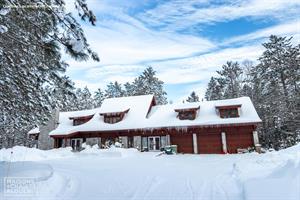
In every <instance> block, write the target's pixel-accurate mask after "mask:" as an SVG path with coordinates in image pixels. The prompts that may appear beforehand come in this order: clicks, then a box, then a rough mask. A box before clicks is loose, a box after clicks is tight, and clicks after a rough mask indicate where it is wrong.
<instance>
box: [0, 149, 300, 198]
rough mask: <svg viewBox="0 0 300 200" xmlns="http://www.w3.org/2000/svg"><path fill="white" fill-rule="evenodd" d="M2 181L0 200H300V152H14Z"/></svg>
mask: <svg viewBox="0 0 300 200" xmlns="http://www.w3.org/2000/svg"><path fill="white" fill-rule="evenodd" d="M3 177H17V178H20V177H27V178H31V180H33V183H34V184H33V185H34V186H35V187H34V192H33V193H30V194H27V196H25V195H23V196H22V195H21V196H17V194H15V193H8V192H7V191H5V190H4V189H5V188H4V187H3V186H5V184H3V181H4V179H3ZM0 178H1V182H2V183H1V188H0V199H22V200H23V199H43V200H50V199H84V200H90V199H105V200H109V199H114V200H118V199H120V200H129V199H130V200H140V199H145V200H147V199H149V200H155V199H160V200H167V199H178V200H183V199H184V200H187V199H191V200H192V199H193V200H194V199H199V200H200V199H201V200H205V199H216V200H221V199H232V200H235V199H255V200H256V199H270V200H271V199H272V200H273V199H278V200H290V199H293V200H299V199H300V145H297V146H294V147H292V148H289V149H286V150H282V151H280V152H269V153H266V154H256V153H249V154H240V155H188V154H186V155H160V154H159V153H155V152H148V153H141V152H138V151H136V150H135V149H120V148H111V149H108V150H103V149H102V150H100V149H96V148H87V149H86V150H84V151H82V152H80V153H73V152H71V149H70V148H62V149H55V150H49V151H41V150H37V149H29V148H25V147H15V148H13V149H2V150H0ZM5 183H6V182H5ZM16 191H18V190H16Z"/></svg>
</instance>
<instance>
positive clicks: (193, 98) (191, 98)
mask: <svg viewBox="0 0 300 200" xmlns="http://www.w3.org/2000/svg"><path fill="white" fill-rule="evenodd" d="M186 101H187V102H190V103H191V102H199V96H198V95H197V94H196V92H195V91H193V92H192V93H191V94H190V96H189V97H188V98H187V100H186Z"/></svg>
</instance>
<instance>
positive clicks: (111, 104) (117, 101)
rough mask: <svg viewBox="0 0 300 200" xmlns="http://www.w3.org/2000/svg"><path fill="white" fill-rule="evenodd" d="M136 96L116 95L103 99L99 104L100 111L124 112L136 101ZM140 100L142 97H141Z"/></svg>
mask: <svg viewBox="0 0 300 200" xmlns="http://www.w3.org/2000/svg"><path fill="white" fill-rule="evenodd" d="M136 100H137V99H136V98H132V97H118V98H109V99H105V100H104V101H103V103H102V105H101V108H100V113H118V112H125V111H126V110H128V109H130V107H129V105H131V104H132V103H139V102H136ZM141 100H142V99H141Z"/></svg>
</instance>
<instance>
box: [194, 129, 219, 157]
mask: <svg viewBox="0 0 300 200" xmlns="http://www.w3.org/2000/svg"><path fill="white" fill-rule="evenodd" d="M197 142H198V152H199V153H200V154H220V153H223V150H222V139H221V132H220V133H199V134H198V135H197Z"/></svg>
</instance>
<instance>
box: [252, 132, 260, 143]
mask: <svg viewBox="0 0 300 200" xmlns="http://www.w3.org/2000/svg"><path fill="white" fill-rule="evenodd" d="M252 134H253V142H254V146H255V145H257V144H259V140H258V134H257V131H253V133H252Z"/></svg>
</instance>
